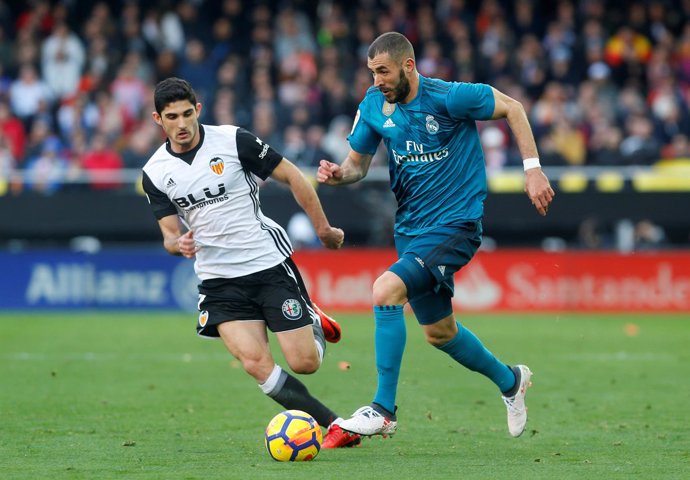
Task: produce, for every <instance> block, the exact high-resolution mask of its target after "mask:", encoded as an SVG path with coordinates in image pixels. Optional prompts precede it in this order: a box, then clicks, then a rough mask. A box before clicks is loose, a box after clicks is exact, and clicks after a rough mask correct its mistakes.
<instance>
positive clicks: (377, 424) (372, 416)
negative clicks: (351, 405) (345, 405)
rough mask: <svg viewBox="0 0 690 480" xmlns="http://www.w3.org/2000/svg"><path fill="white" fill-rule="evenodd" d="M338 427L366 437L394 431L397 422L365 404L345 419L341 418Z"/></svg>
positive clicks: (385, 434) (390, 433)
mask: <svg viewBox="0 0 690 480" xmlns="http://www.w3.org/2000/svg"><path fill="white" fill-rule="evenodd" d="M340 428H342V429H343V430H346V431H348V432H352V433H358V434H360V435H364V436H367V437H368V436H371V435H383V436H384V437H385V436H390V435H393V434H394V433H395V431H396V430H397V429H398V422H397V420H393V419H392V418H388V417H386V416H385V415H382V414H381V413H379V412H377V411H376V410H374V409H373V408H372V407H371V406H369V405H366V406H364V407H361V408H359V409H357V411H356V412H355V413H353V414H352V416H351V417H350V418H348V419H347V420H343V421H342V422H341V423H340Z"/></svg>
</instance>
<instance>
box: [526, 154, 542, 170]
mask: <svg viewBox="0 0 690 480" xmlns="http://www.w3.org/2000/svg"><path fill="white" fill-rule="evenodd" d="M522 165H523V166H524V167H525V171H527V170H529V169H531V168H537V167H541V164H540V163H539V159H538V158H536V157H534V158H525V159H524V160H523V161H522Z"/></svg>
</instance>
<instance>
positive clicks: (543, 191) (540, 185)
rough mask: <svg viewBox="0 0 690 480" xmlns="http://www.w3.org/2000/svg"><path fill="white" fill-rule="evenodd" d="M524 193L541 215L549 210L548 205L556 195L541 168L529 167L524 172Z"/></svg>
mask: <svg viewBox="0 0 690 480" xmlns="http://www.w3.org/2000/svg"><path fill="white" fill-rule="evenodd" d="M525 193H526V194H527V196H528V197H529V199H530V200H531V201H532V205H534V208H536V209H537V211H538V212H539V214H540V215H542V216H544V215H546V212H548V211H549V205H551V202H553V197H554V196H555V195H556V193H555V192H554V191H553V189H552V188H551V184H550V183H549V179H548V178H546V175H544V172H542V171H541V168H530V169H529V170H527V171H526V172H525Z"/></svg>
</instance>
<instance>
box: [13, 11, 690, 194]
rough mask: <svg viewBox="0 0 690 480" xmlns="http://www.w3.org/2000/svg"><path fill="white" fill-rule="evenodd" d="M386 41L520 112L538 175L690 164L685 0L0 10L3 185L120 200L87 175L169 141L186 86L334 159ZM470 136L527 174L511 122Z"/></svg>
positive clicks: (132, 162)
mask: <svg viewBox="0 0 690 480" xmlns="http://www.w3.org/2000/svg"><path fill="white" fill-rule="evenodd" d="M390 30H395V31H399V32H401V33H403V34H405V35H406V36H407V37H408V38H409V39H410V40H411V41H412V43H413V45H414V46H415V50H416V55H417V66H418V69H419V71H420V73H422V74H423V75H427V76H434V77H438V78H442V79H446V80H457V81H465V82H484V83H489V84H491V85H493V86H495V87H496V88H498V89H500V90H502V91H503V92H505V93H506V94H508V95H510V96H512V97H514V98H516V99H518V100H520V101H521V102H522V103H523V105H524V106H525V108H526V110H527V112H528V115H529V117H530V120H531V122H532V126H533V128H534V132H535V135H536V138H537V141H538V144H539V148H540V154H541V157H542V164H544V165H562V166H567V165H611V166H623V165H651V164H654V163H656V162H657V161H659V160H660V159H667V158H683V157H686V158H690V141H689V136H690V109H689V105H690V0H656V1H654V0H653V1H644V2H643V1H631V2H625V3H623V2H618V1H607V0H577V1H576V0H560V1H554V2H540V1H537V0H516V1H499V0H481V1H465V0H437V1H430V0H427V1H425V0H418V1H405V0H321V1H318V2H316V1H310V0H303V1H300V0H293V1H287V0H284V1H261V0H258V1H252V2H247V1H242V0H215V1H214V0H177V1H176V0H151V1H135V0H111V1H85V0H63V1H46V0H29V1H21V2H19V1H17V2H11V1H3V0H0V179H3V178H4V179H8V178H9V180H10V182H9V183H10V188H11V191H15V192H16V191H19V190H21V189H22V188H23V189H33V190H39V191H42V192H46V193H51V192H54V191H56V190H58V189H60V188H65V187H64V182H65V179H69V178H76V177H78V176H83V175H84V174H85V173H86V174H87V175H94V176H93V178H94V180H93V182H92V183H91V184H90V188H96V189H106V188H112V187H114V186H115V184H113V183H112V182H110V181H108V180H107V179H104V178H101V177H99V176H97V173H98V172H99V171H103V170H118V169H125V168H131V169H137V168H140V167H141V166H142V165H143V164H144V163H145V161H146V160H147V159H148V157H149V156H150V154H151V153H152V152H153V151H154V150H155V149H156V148H157V147H158V146H160V144H161V142H162V141H163V137H162V136H161V135H162V132H161V131H160V128H159V127H157V126H156V125H155V124H154V123H153V121H152V120H151V112H152V111H153V110H154V108H153V104H152V90H153V87H154V86H155V84H156V83H157V82H158V81H160V80H162V79H164V78H167V77H169V76H179V77H182V78H185V79H187V80H189V81H190V82H191V83H192V84H193V85H194V87H195V89H196V91H197V94H198V96H199V100H200V101H201V102H202V104H203V105H204V108H203V112H202V121H203V122H205V123H215V124H226V123H230V124H235V125H239V126H242V127H245V128H248V129H250V130H251V131H253V132H254V133H255V134H256V135H258V136H259V137H261V138H262V139H263V140H265V141H267V142H269V143H270V144H271V145H273V146H274V147H275V148H276V149H278V150H279V151H280V152H282V153H283V155H284V156H286V157H287V158H289V159H291V160H292V161H293V162H295V163H297V164H298V165H300V166H303V167H305V168H309V167H314V166H315V165H316V164H317V163H318V161H319V160H320V159H321V158H326V159H332V160H335V161H340V160H342V159H343V158H344V157H345V155H346V153H347V150H348V145H347V143H346V141H345V138H346V137H347V134H348V133H349V130H350V128H351V124H352V118H353V116H354V113H355V111H356V109H357V104H358V103H359V101H360V99H361V98H362V97H363V95H364V93H365V91H366V89H367V88H368V87H369V86H370V85H371V75H370V73H369V72H368V70H367V68H366V50H367V47H368V45H369V44H370V42H371V41H372V40H373V39H374V38H375V37H376V36H377V35H379V34H380V33H382V32H385V31H390ZM480 134H481V139H482V143H483V145H484V149H485V154H486V161H487V167H488V168H489V169H494V170H500V169H502V168H504V167H505V166H511V165H520V164H521V163H520V160H521V159H520V157H519V154H518V152H517V150H516V148H515V145H514V144H513V143H512V140H511V135H510V134H509V131H508V129H507V125H506V124H505V122H486V123H482V124H481V125H480ZM383 161H384V160H383V159H382V156H380V155H379V156H378V157H377V159H376V160H375V162H383ZM13 171H21V172H22V178H23V179H24V182H23V183H21V182H13V181H12V177H11V175H12V172H13Z"/></svg>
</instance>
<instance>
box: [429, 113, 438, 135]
mask: <svg viewBox="0 0 690 480" xmlns="http://www.w3.org/2000/svg"><path fill="white" fill-rule="evenodd" d="M438 128H439V125H438V122H437V121H436V120H435V119H434V116H433V115H427V116H426V131H427V132H429V133H430V134H431V135H436V134H437V133H438Z"/></svg>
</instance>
